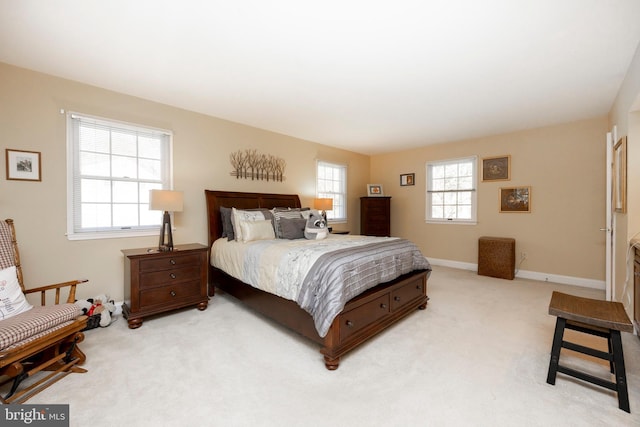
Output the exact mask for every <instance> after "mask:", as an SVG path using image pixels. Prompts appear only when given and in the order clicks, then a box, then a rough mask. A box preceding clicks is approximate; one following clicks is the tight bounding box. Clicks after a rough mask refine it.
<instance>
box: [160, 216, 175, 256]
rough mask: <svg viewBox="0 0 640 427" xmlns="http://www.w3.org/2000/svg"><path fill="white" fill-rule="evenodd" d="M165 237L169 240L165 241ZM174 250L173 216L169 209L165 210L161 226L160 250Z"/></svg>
mask: <svg viewBox="0 0 640 427" xmlns="http://www.w3.org/2000/svg"><path fill="white" fill-rule="evenodd" d="M165 237H166V238H167V241H165ZM172 250H173V236H172V235H171V217H170V216H169V212H168V211H164V215H163V217H162V227H160V241H159V242H158V251H159V252H169V251H172Z"/></svg>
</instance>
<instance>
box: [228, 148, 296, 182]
mask: <svg viewBox="0 0 640 427" xmlns="http://www.w3.org/2000/svg"><path fill="white" fill-rule="evenodd" d="M229 160H230V161H231V166H232V167H233V171H232V172H231V176H235V177H236V178H238V179H240V178H244V179H249V178H251V180H256V179H259V180H266V181H269V180H271V181H283V180H284V169H285V167H286V165H287V162H285V161H284V159H281V158H279V157H276V156H272V155H271V154H259V153H258V151H257V150H251V149H246V150H238V151H235V152H233V153H231V155H230V156H229Z"/></svg>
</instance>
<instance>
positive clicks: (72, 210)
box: [67, 113, 172, 240]
mask: <svg viewBox="0 0 640 427" xmlns="http://www.w3.org/2000/svg"><path fill="white" fill-rule="evenodd" d="M171 137H172V136H171V133H170V132H168V131H162V130H157V129H152V128H145V127H140V126H137V125H130V124H125V123H120V122H114V121H109V120H107V119H99V118H95V117H89V116H83V115H80V114H75V113H71V114H69V115H68V118H67V139H68V144H67V186H68V189H67V204H68V210H67V237H68V238H69V239H70V240H78V239H96V238H105V237H125V236H127V237H129V236H141V235H153V234H156V233H157V231H158V227H159V226H160V223H161V219H162V215H161V213H160V212H157V211H150V210H149V190H152V189H170V188H171Z"/></svg>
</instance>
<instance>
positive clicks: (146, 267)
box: [122, 243, 209, 329]
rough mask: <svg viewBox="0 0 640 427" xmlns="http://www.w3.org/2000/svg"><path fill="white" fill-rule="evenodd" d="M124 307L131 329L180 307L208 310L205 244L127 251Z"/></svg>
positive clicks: (206, 251)
mask: <svg viewBox="0 0 640 427" xmlns="http://www.w3.org/2000/svg"><path fill="white" fill-rule="evenodd" d="M122 253H123V254H124V300H125V301H124V304H123V306H122V314H123V315H124V317H125V318H126V319H127V320H128V323H129V328H131V329H136V328H139V327H140V326H142V321H143V318H144V317H147V316H151V315H154V314H159V313H164V312H167V311H170V310H175V309H178V308H183V307H188V306H197V308H198V310H205V309H206V308H207V305H208V303H209V297H208V296H207V270H208V263H207V258H208V257H207V253H208V248H207V246H205V245H201V244H198V243H192V244H188V245H176V246H175V247H174V250H173V251H170V252H159V251H158V250H157V249H156V248H142V249H124V250H122Z"/></svg>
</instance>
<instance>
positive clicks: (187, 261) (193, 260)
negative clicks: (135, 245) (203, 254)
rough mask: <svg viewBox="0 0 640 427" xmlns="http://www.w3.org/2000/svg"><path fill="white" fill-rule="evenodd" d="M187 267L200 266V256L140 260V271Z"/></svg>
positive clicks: (190, 255)
mask: <svg viewBox="0 0 640 427" xmlns="http://www.w3.org/2000/svg"><path fill="white" fill-rule="evenodd" d="M188 265H200V255H199V254H188V255H180V256H167V257H156V258H152V259H143V260H140V271H142V272H144V271H158V270H166V269H170V268H180V267H185V266H188Z"/></svg>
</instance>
